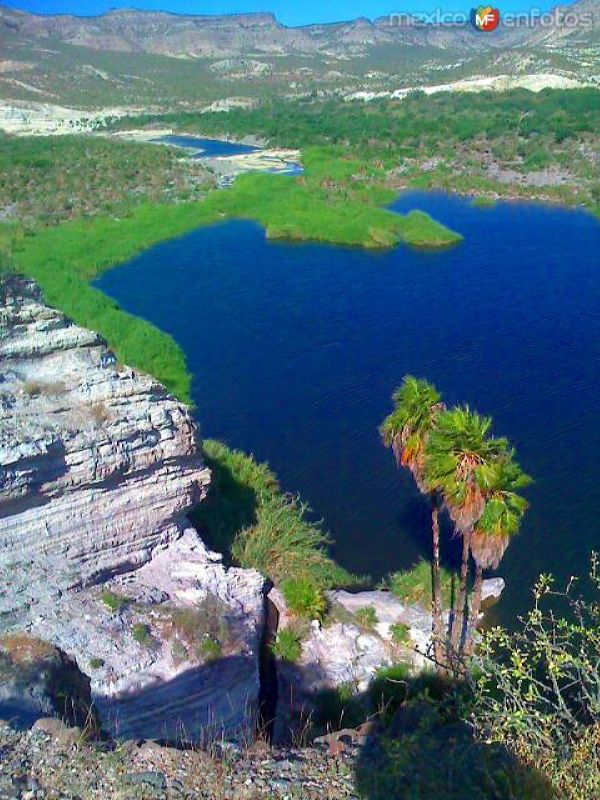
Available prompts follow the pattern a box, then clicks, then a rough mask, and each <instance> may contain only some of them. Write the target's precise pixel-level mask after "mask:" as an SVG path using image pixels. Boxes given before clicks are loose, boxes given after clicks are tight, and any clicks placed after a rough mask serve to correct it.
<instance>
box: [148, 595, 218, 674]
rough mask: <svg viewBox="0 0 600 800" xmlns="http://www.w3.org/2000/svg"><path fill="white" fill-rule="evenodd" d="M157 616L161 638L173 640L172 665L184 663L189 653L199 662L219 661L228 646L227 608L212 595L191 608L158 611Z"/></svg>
mask: <svg viewBox="0 0 600 800" xmlns="http://www.w3.org/2000/svg"><path fill="white" fill-rule="evenodd" d="M157 613H158V615H159V616H158V619H157V623H156V624H157V626H158V627H159V628H160V630H161V635H162V637H163V638H165V639H169V638H174V641H173V643H172V645H171V655H172V656H173V660H174V661H185V660H186V659H187V658H188V657H189V653H190V650H191V651H193V652H194V653H195V654H196V655H197V656H198V657H199V658H202V659H209V660H210V659H213V658H220V657H221V655H222V653H223V649H224V648H225V647H227V645H228V644H229V642H230V639H231V632H230V626H229V624H228V621H227V614H228V613H229V608H228V606H227V605H226V604H225V603H224V602H223V601H222V600H221V599H220V598H219V597H217V596H216V595H207V596H206V597H205V598H204V600H202V601H201V602H200V603H198V604H197V605H196V606H195V607H189V608H176V607H175V608H162V609H160V610H159V611H158V612H157Z"/></svg>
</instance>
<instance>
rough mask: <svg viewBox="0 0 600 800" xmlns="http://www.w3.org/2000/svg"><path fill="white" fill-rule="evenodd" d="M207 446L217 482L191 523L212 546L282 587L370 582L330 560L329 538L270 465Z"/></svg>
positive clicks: (208, 442)
mask: <svg viewBox="0 0 600 800" xmlns="http://www.w3.org/2000/svg"><path fill="white" fill-rule="evenodd" d="M203 447H204V454H205V459H206V463H207V465H208V466H209V467H210V469H211V471H212V474H213V482H212V484H211V489H210V491H209V494H208V497H207V498H206V500H205V501H204V502H203V503H202V504H201V505H200V506H199V507H198V509H197V510H196V511H195V512H194V513H193V515H192V521H193V522H194V524H195V525H196V526H197V527H198V530H200V531H201V533H202V535H203V537H204V538H205V540H206V541H207V542H209V544H210V545H211V546H212V547H215V548H216V549H218V550H221V551H222V552H223V551H224V552H225V553H226V555H228V556H229V557H230V558H231V559H232V560H233V561H235V562H236V563H238V564H240V565H241V566H243V567H250V568H254V569H257V570H259V572H262V574H263V575H265V576H267V577H268V578H270V579H271V580H272V581H273V582H274V583H276V584H279V585H283V584H284V583H285V582H286V581H304V582H306V583H308V584H310V585H312V586H314V587H315V589H318V590H322V589H325V588H330V587H333V586H349V585H353V584H355V583H357V582H359V581H360V582H362V581H364V580H366V579H364V578H356V577H355V576H353V575H351V574H350V573H348V572H346V571H345V570H344V569H342V568H341V567H340V566H338V565H337V564H336V563H335V562H334V561H333V560H332V559H331V558H330V557H329V554H328V552H327V549H328V546H329V543H330V540H329V537H328V536H327V535H326V534H325V533H324V532H323V530H322V528H321V527H320V525H318V524H315V523H313V522H309V521H308V520H307V518H306V515H307V507H306V505H305V504H304V503H302V502H301V501H300V500H299V499H298V498H297V497H290V496H289V495H284V494H282V493H281V492H280V490H279V485H278V483H277V478H276V477H275V475H274V474H273V473H272V472H271V470H269V468H268V467H267V466H266V465H264V464H258V463H257V462H256V461H255V460H254V459H253V458H252V457H251V456H247V455H246V454H245V453H242V452H240V451H239V450H231V449H229V448H228V447H226V446H225V445H223V444H221V443H220V442H215V441H211V440H205V441H204V444H203ZM302 585H304V584H302Z"/></svg>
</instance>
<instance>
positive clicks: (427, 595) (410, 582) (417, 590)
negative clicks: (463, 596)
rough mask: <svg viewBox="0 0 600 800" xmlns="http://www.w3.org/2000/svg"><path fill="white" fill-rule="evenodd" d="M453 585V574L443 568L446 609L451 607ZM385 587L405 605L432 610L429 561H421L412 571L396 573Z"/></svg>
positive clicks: (442, 577)
mask: <svg viewBox="0 0 600 800" xmlns="http://www.w3.org/2000/svg"><path fill="white" fill-rule="evenodd" d="M453 583H454V576H453V574H452V573H451V572H450V570H448V569H445V568H442V570H441V585H442V603H443V606H444V608H450V606H451V603H452V593H453ZM385 585H386V586H387V588H389V589H390V590H391V591H392V592H393V593H394V594H395V595H396V597H398V599H399V600H402V601H403V602H404V603H408V604H418V605H420V606H423V607H424V608H427V609H429V608H431V589H432V587H431V564H430V563H429V562H428V561H425V560H424V559H421V561H419V562H418V563H417V564H415V566H414V567H412V569H409V570H406V571H404V572H394V573H393V574H392V575H390V576H389V577H388V578H387V579H386V581H385Z"/></svg>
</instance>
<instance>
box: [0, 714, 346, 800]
mask: <svg viewBox="0 0 600 800" xmlns="http://www.w3.org/2000/svg"><path fill="white" fill-rule="evenodd" d="M53 727H54V730H53V731H52V733H46V732H43V731H41V730H36V729H35V728H34V729H32V730H30V731H25V732H18V731H15V730H14V729H12V728H10V727H9V726H8V725H6V724H5V723H1V722H0V800H113V798H114V800H146V798H147V799H148V800H151V799H152V800H162V799H164V800H184V799H187V798H194V799H196V798H197V799H198V800H200V799H202V800H209V798H210V800H257V799H258V798H273V800H284V798H287V800H300V798H301V800H317V798H318V799H319V800H340V799H341V798H345V799H347V798H349V799H350V800H358V798H357V796H356V794H354V791H355V790H354V788H353V777H352V776H353V768H354V763H355V760H356V757H357V752H358V751H357V749H356V748H353V747H352V746H348V747H346V748H344V750H343V752H341V753H338V754H336V755H331V754H330V753H329V752H328V750H327V749H326V748H323V749H317V748H303V749H271V748H269V747H268V746H267V745H265V744H261V743H258V744H254V745H253V746H252V747H251V748H248V749H241V748H238V747H236V746H233V745H224V746H223V747H217V748H216V750H215V754H214V755H208V754H206V753H204V752H196V751H192V750H187V751H183V750H176V749H172V748H165V747H161V746H159V745H157V744H155V743H154V742H145V743H142V744H139V745H138V744H134V743H132V742H128V743H125V744H123V745H118V746H114V745H109V744H105V743H100V744H89V743H85V742H83V741H81V737H80V736H78V730H77V729H67V728H64V727H63V726H61V725H60V723H59V724H58V725H55V726H52V725H49V726H48V728H49V729H52V728H53Z"/></svg>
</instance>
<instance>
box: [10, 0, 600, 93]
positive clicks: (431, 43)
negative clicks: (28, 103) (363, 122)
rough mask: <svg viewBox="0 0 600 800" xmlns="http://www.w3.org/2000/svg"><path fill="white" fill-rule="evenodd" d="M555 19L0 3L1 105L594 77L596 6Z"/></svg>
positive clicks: (594, 0)
mask: <svg viewBox="0 0 600 800" xmlns="http://www.w3.org/2000/svg"><path fill="white" fill-rule="evenodd" d="M562 11H563V14H565V13H568V14H569V15H570V19H569V22H570V23H572V22H573V20H574V19H575V22H576V24H569V25H565V24H561V23H560V22H558V21H556V20H555V21H554V22H553V23H552V24H550V25H544V26H542V25H540V24H532V25H531V24H520V25H517V26H514V25H512V26H508V25H506V24H501V25H500V27H499V28H498V29H497V30H496V31H494V32H493V33H479V32H477V31H476V30H475V29H474V28H473V27H472V26H471V25H470V24H468V23H465V24H462V25H451V26H448V25H439V24H426V25H425V24H415V23H416V21H415V20H414V19H412V18H409V17H403V18H402V19H399V18H398V16H397V15H396V16H394V15H392V16H391V17H382V18H380V19H376V20H374V21H371V20H368V19H365V18H359V19H355V20H351V21H349V22H338V23H332V24H327V25H306V26H303V27H298V28H291V27H287V26H285V25H282V24H281V23H280V22H278V20H277V19H276V17H275V16H274V15H273V14H270V13H253V14H237V15H229V16H191V15H178V14H171V13H167V12H149V11H137V10H116V11H110V12H108V13H106V14H103V15H101V16H96V17H78V16H74V15H48V16H44V15H36V14H29V13H26V12H22V11H16V10H14V9H8V8H5V7H2V6H0V97H2V96H4V97H15V98H21V99H29V100H33V99H37V100H40V101H43V102H70V103H72V104H73V103H75V104H78V105H85V104H87V105H98V104H103V103H108V102H110V103H126V104H131V103H137V104H143V105H147V104H148V103H152V104H154V105H164V104H165V103H169V102H188V103H192V104H193V103H197V102H200V101H206V100H215V99H219V98H222V97H225V96H228V95H229V96H231V95H239V94H243V95H244V96H250V97H252V96H256V95H260V94H262V93H264V92H265V91H268V92H270V93H272V92H275V93H282V92H286V91H292V92H293V93H296V94H297V93H299V92H300V93H301V92H303V91H304V92H315V91H317V92H319V91H330V90H332V89H333V90H339V91H341V92H342V93H343V92H344V91H348V92H352V91H354V92H355V91H357V90H361V89H369V90H370V89H373V90H377V89H389V88H390V86H393V87H398V86H402V85H408V86H411V85H415V84H420V83H423V82H427V81H429V82H431V81H435V80H436V79H439V80H438V82H439V83H446V82H447V81H449V80H461V79H464V78H466V77H470V76H474V75H479V76H481V75H493V74H504V73H506V74H509V75H514V74H517V73H519V71H520V72H521V73H524V72H527V71H528V70H529V71H538V72H539V71H544V72H548V71H551V72H554V71H556V72H557V73H558V74H560V75H563V76H565V77H569V78H581V77H583V78H585V79H587V80H589V79H590V77H592V78H593V77H594V75H595V76H598V75H600V67H599V66H598V62H599V53H600V36H599V33H598V32H599V30H600V0H579V2H576V3H573V4H572V5H569V6H564V7H563V9H562ZM576 18H577V19H579V21H577V19H576ZM240 60H242V61H240ZM215 62H217V66H215V67H214V68H211V65H213V64H214V63H215ZM229 67H230V68H229Z"/></svg>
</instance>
